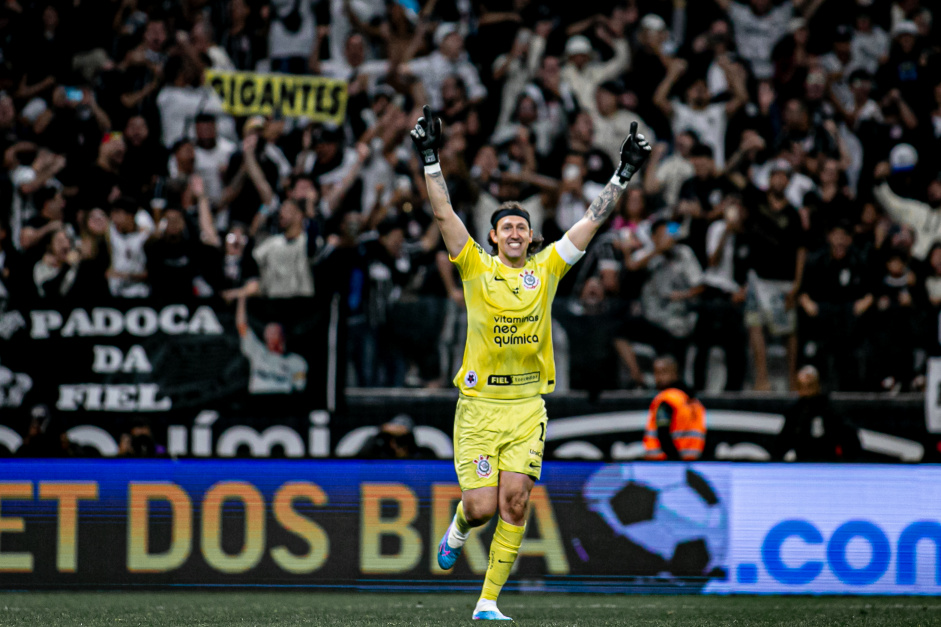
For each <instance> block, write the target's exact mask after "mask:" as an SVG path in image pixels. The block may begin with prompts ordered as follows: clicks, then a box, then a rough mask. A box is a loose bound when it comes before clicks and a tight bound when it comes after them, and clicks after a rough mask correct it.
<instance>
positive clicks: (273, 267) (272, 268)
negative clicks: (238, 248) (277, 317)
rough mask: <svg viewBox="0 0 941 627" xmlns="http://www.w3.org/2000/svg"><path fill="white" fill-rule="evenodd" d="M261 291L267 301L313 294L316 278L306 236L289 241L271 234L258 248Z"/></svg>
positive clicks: (302, 235)
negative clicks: (308, 253) (311, 267)
mask: <svg viewBox="0 0 941 627" xmlns="http://www.w3.org/2000/svg"><path fill="white" fill-rule="evenodd" d="M252 255H253V256H254V257H255V261H256V262H257V263H258V271H259V274H260V277H261V291H262V293H263V294H264V295H265V296H267V297H268V298H292V297H295V296H313V295H314V276H313V274H312V273H311V270H310V260H309V259H308V257H307V234H306V233H301V235H299V236H298V237H295V238H294V239H292V240H289V239H288V238H286V237H285V236H284V234H283V233H279V234H278V235H272V236H271V237H269V238H268V239H266V240H265V241H264V242H262V243H261V244H259V245H258V246H256V247H255V250H254V251H253V253H252Z"/></svg>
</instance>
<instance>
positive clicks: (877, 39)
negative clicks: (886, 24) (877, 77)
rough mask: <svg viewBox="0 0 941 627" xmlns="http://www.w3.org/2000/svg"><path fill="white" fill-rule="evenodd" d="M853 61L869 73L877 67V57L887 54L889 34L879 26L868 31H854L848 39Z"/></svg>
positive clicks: (872, 72)
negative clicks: (850, 38) (849, 39)
mask: <svg viewBox="0 0 941 627" xmlns="http://www.w3.org/2000/svg"><path fill="white" fill-rule="evenodd" d="M850 52H851V53H852V55H853V61H854V62H855V63H857V64H859V66H860V67H862V68H863V69H865V70H866V71H867V72H869V73H870V74H875V73H876V71H877V70H878V69H879V59H881V58H882V57H884V56H885V55H887V54H889V35H888V34H886V32H885V31H884V30H882V28H880V27H879V26H873V27H872V30H871V31H869V32H868V33H863V32H860V31H856V32H855V33H853V39H852V40H851V41H850Z"/></svg>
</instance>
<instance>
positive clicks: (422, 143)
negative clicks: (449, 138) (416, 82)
mask: <svg viewBox="0 0 941 627" xmlns="http://www.w3.org/2000/svg"><path fill="white" fill-rule="evenodd" d="M422 113H423V114H424V115H423V116H422V117H420V118H418V123H417V124H416V125H415V128H414V129H412V132H411V133H409V134H410V135H411V136H412V142H414V144H415V150H417V151H418V154H419V156H421V162H422V165H425V166H428V165H434V164H436V163H438V150H439V149H440V148H441V119H440V118H434V119H432V117H431V107H429V106H428V105H425V106H424V107H422Z"/></svg>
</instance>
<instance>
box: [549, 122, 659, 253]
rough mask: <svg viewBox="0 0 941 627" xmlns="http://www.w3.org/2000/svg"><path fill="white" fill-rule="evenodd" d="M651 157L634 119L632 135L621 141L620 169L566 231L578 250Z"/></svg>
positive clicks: (586, 241)
mask: <svg viewBox="0 0 941 627" xmlns="http://www.w3.org/2000/svg"><path fill="white" fill-rule="evenodd" d="M649 157H650V144H648V143H647V140H646V139H644V136H643V135H638V134H637V122H632V123H631V132H630V135H628V136H627V138H626V139H625V140H624V143H623V144H621V163H620V165H619V166H618V169H617V172H615V173H614V176H612V177H611V180H610V181H609V182H608V184H607V185H605V186H604V189H603V190H602V191H601V193H600V194H599V195H598V197H597V198H595V200H594V201H593V202H592V203H591V206H589V207H588V211H586V212H585V216H584V217H583V218H582V219H581V220H579V221H578V222H576V223H575V224H574V225H573V226H572V228H570V229H569V230H568V233H566V235H567V236H568V238H569V241H571V242H572V243H573V244H575V247H576V248H578V249H579V250H585V249H586V248H588V244H589V242H591V238H593V237H594V236H595V233H597V232H598V229H600V228H601V225H602V224H604V221H605V220H607V219H608V216H609V215H611V213H612V212H613V211H614V208H615V207H617V204H618V199H619V198H620V197H621V194H623V193H624V188H625V187H627V183H628V181H630V180H631V177H632V176H634V172H637V170H639V169H640V168H641V167H642V166H643V165H644V162H645V161H647V159H648V158H649Z"/></svg>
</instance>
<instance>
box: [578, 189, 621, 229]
mask: <svg viewBox="0 0 941 627" xmlns="http://www.w3.org/2000/svg"><path fill="white" fill-rule="evenodd" d="M622 193H624V189H623V188H622V187H621V186H620V185H615V184H614V183H608V184H607V185H605V186H604V189H603V190H602V191H601V193H600V194H598V197H597V198H595V199H594V200H593V201H592V203H591V206H590V207H588V211H587V212H585V216H586V217H587V218H588V219H589V220H591V221H592V222H604V221H605V220H607V219H608V216H609V215H611V212H613V211H614V209H615V207H616V206H617V204H618V199H619V198H621V194H622Z"/></svg>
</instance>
